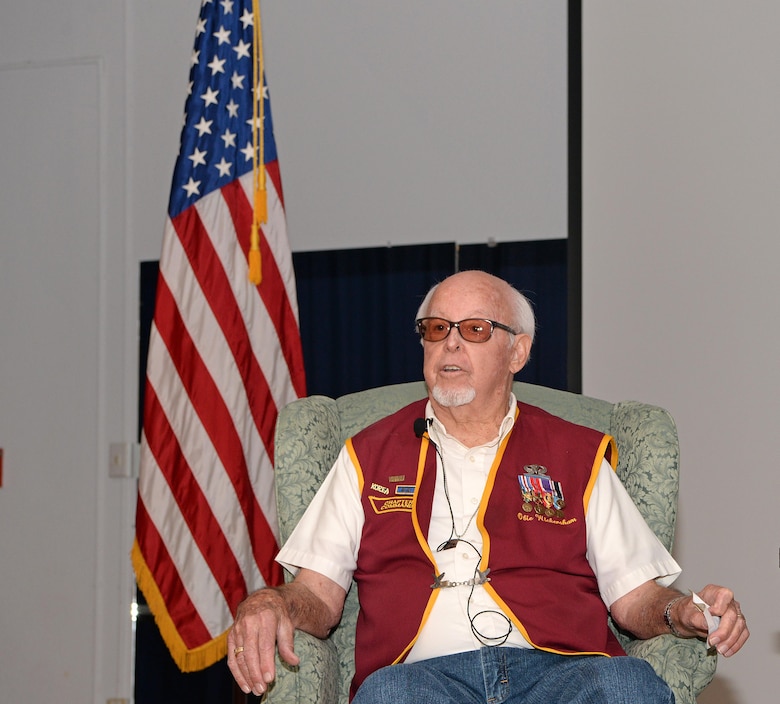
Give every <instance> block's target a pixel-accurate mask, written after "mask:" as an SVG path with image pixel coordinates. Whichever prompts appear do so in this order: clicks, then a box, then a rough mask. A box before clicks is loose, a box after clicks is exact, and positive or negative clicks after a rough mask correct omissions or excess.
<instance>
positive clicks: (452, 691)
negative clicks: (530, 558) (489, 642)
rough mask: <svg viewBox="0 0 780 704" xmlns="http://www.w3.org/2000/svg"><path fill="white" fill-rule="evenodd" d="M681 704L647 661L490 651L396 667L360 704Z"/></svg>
mask: <svg viewBox="0 0 780 704" xmlns="http://www.w3.org/2000/svg"><path fill="white" fill-rule="evenodd" d="M472 702H473V704H502V703H506V704H550V703H551V702H555V703H556V704H607V703H609V704H674V694H673V693H672V690H671V689H669V686H668V685H667V684H666V683H665V682H664V681H663V680H662V679H661V678H660V677H658V675H656V674H655V671H654V670H653V668H652V667H651V666H650V665H649V664H648V663H647V662H645V661H644V660H640V659H639V658H632V657H614V658H608V657H604V656H601V655H556V654H554V653H547V652H545V651H542V650H526V649H523V648H482V649H481V650H474V651H471V652H467V653H458V654H457V655H447V656H445V657H441V658H432V659H430V660H422V661H420V662H416V663H412V664H409V665H407V664H400V665H390V666H389V667H383V668H382V669H380V670H377V671H376V672H374V673H373V674H372V675H370V676H369V677H367V678H366V680H365V682H363V684H362V686H361V687H360V689H359V690H358V691H357V694H356V695H355V698H354V700H353V704H471V703H472Z"/></svg>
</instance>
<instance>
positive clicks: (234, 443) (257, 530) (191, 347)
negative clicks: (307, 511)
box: [147, 276, 281, 609]
mask: <svg viewBox="0 0 780 704" xmlns="http://www.w3.org/2000/svg"><path fill="white" fill-rule="evenodd" d="M155 324H156V326H157V329H158V331H159V333H160V337H161V338H162V339H163V341H164V343H165V346H166V347H167V348H168V352H169V354H170V356H171V359H172V360H173V363H174V365H175V366H176V369H177V371H178V373H179V377H180V378H181V381H182V384H183V387H184V390H185V391H186V393H187V395H188V397H189V399H190V402H191V403H192V405H193V407H194V408H195V411H196V412H197V414H198V417H199V418H200V420H201V422H202V423H203V426H204V428H205V430H206V433H207V434H208V436H209V439H210V440H211V442H212V444H213V445H214V449H215V450H216V452H217V455H218V456H219V458H220V461H221V462H222V466H223V467H224V469H225V472H226V474H227V475H228V477H229V478H230V482H231V484H232V485H233V488H234V489H235V492H236V495H237V496H238V497H239V499H238V500H239V503H240V507H241V511H242V512H243V514H244V517H245V519H246V523H247V527H248V531H249V539H250V541H251V544H252V554H253V555H254V558H255V561H256V562H257V564H258V567H260V570H261V573H262V574H263V578H264V579H265V581H266V583H267V584H278V583H279V582H280V579H279V578H281V567H279V566H278V565H277V564H276V563H275V562H274V561H273V558H274V556H275V554H276V552H277V545H276V538H275V536H274V534H273V531H272V530H271V528H270V526H269V525H268V521H267V520H266V517H265V514H264V513H263V511H262V509H261V508H260V506H259V505H258V503H257V501H256V499H255V495H254V492H253V490H252V487H251V484H250V482H249V470H248V468H247V464H246V457H245V454H244V447H243V445H242V442H241V438H240V437H239V435H238V432H237V431H236V427H235V424H234V421H233V418H232V416H231V415H230V411H229V410H228V408H227V406H226V405H225V403H224V400H223V398H222V396H221V395H220V392H219V389H217V387H216V386H215V385H214V380H213V379H212V377H211V375H210V374H209V371H208V369H207V368H206V366H205V365H204V363H203V360H202V359H201V357H200V355H199V354H198V351H197V348H196V347H195V344H194V343H193V340H192V338H191V337H190V333H189V331H188V330H187V328H186V326H185V325H184V321H183V320H182V318H181V314H180V312H179V310H178V308H177V307H176V301H175V300H174V299H173V295H172V293H171V291H170V289H169V288H168V285H167V283H166V282H165V279H164V278H163V277H162V276H161V277H160V280H159V282H158V284H157V300H156V303H155ZM159 411H160V413H162V409H159ZM150 413H153V411H150ZM166 422H167V421H166ZM171 432H172V431H171ZM147 435H148V433H147ZM173 440H174V441H175V440H176V438H175V437H174V438H173ZM149 444H150V446H151V444H152V443H151V440H150V441H149ZM176 444H177V446H178V441H176ZM152 450H153V453H154V454H155V456H157V451H155V450H154V448H152ZM173 459H175V458H173V457H172V458H171V460H173ZM158 464H159V465H160V467H161V468H162V467H163V466H164V465H163V464H162V461H161V460H159V459H158ZM188 469H189V468H188ZM163 471H164V470H163ZM206 509H208V505H206V506H205V508H204V509H203V510H206ZM208 510H209V513H210V509H208ZM202 537H203V539H204V541H208V534H203V535H202ZM198 540H199V542H200V537H199V538H198ZM220 549H222V548H220ZM231 555H232V553H231ZM264 566H265V569H264ZM269 567H270V569H269ZM233 568H235V569H238V568H239V565H238V563H237V562H236V563H235V564H233V565H231V569H233ZM239 574H240V570H239ZM271 579H277V580H279V581H275V582H274V581H270V580H271ZM245 595H246V584H245V583H244V582H243V579H242V580H241V585H240V589H239V590H238V591H231V592H230V593H227V592H225V596H226V598H227V600H228V604H229V605H230V608H231V609H234V608H235V606H236V604H237V600H236V596H238V598H239V599H240V598H243V597H244V596H245Z"/></svg>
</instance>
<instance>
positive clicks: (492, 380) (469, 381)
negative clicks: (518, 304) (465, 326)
mask: <svg viewBox="0 0 780 704" xmlns="http://www.w3.org/2000/svg"><path fill="white" fill-rule="evenodd" d="M427 315H428V316H432V317H440V318H444V319H445V320H449V321H454V322H458V321H461V320H464V319H466V318H481V319H485V320H495V321H496V322H499V323H504V324H507V325H510V327H511V321H510V320H509V310H508V307H507V305H506V303H505V302H504V301H503V300H502V299H501V297H500V296H499V295H498V293H497V291H496V289H495V285H494V284H493V283H492V282H491V281H490V280H489V279H487V278H486V277H481V276H479V275H477V274H476V273H475V272H464V273H463V274H459V275H457V276H455V277H452V278H450V279H447V280H445V281H443V282H442V283H441V284H440V285H439V287H438V288H437V289H436V291H435V292H434V296H433V299H432V300H431V305H430V308H429V311H428V313H427ZM423 349H424V361H423V374H424V377H425V381H426V383H427V385H428V388H429V390H430V393H431V396H432V397H433V400H434V401H435V402H436V403H438V404H439V405H441V406H446V407H454V406H463V405H467V404H472V403H474V404H475V407H479V406H480V405H484V406H485V407H489V406H490V404H491V403H496V402H498V401H500V402H502V403H505V401H506V397H507V394H508V390H509V387H510V385H511V381H512V377H513V375H514V374H515V372H517V371H519V370H520V369H522V367H523V365H524V364H525V362H526V360H527V359H528V353H529V351H530V339H529V337H528V335H511V334H509V333H508V332H506V331H505V330H500V329H498V328H496V329H495V330H494V331H493V335H492V336H491V338H490V339H489V340H488V341H487V342H468V341H466V340H464V339H463V337H462V336H461V334H460V331H459V330H457V329H455V328H452V329H451V330H450V333H449V335H448V336H447V337H446V338H445V339H444V340H440V341H439V342H428V341H424V342H423Z"/></svg>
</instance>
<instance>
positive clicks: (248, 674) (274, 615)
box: [228, 589, 298, 697]
mask: <svg viewBox="0 0 780 704" xmlns="http://www.w3.org/2000/svg"><path fill="white" fill-rule="evenodd" d="M294 632H295V628H294V626H293V625H292V621H291V620H290V616H289V614H288V613H287V607H286V605H285V603H284V599H283V597H282V594H281V593H280V591H279V590H276V589H261V590H260V591H257V592H255V593H254V594H250V595H249V596H248V597H247V598H246V599H245V600H244V601H243V602H241V604H239V606H238V610H237V612H236V621H235V623H234V624H233V628H232V629H231V630H230V633H228V667H229V668H230V671H231V672H232V673H233V677H235V679H236V682H237V683H238V686H239V687H241V691H243V692H244V693H245V694H249V692H253V693H254V694H255V695H256V696H258V697H259V696H260V695H261V694H262V693H263V692H265V690H266V688H267V687H268V685H269V684H270V683H271V682H273V680H274V677H275V676H276V669H275V662H274V655H275V653H276V645H277V643H278V644H279V655H280V656H281V657H282V658H283V659H284V660H285V662H288V663H290V665H297V664H298V656H297V655H296V654H295V651H294V649H293V634H294Z"/></svg>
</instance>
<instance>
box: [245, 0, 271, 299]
mask: <svg viewBox="0 0 780 704" xmlns="http://www.w3.org/2000/svg"><path fill="white" fill-rule="evenodd" d="M252 10H253V12H254V20H255V21H254V42H253V43H252V47H253V48H252V52H253V60H254V77H253V82H254V94H253V99H252V146H253V162H252V166H253V168H252V172H253V174H254V202H253V203H252V232H251V235H250V239H249V280H250V281H251V282H252V283H253V284H255V285H256V286H257V285H258V284H259V283H260V282H261V281H262V280H263V268H262V259H261V257H260V223H265V222H268V191H267V189H266V186H265V154H264V151H263V138H264V134H263V129H264V121H265V114H264V110H265V105H264V103H263V101H264V99H265V75H264V68H263V32H262V26H261V23H260V0H252Z"/></svg>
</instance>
